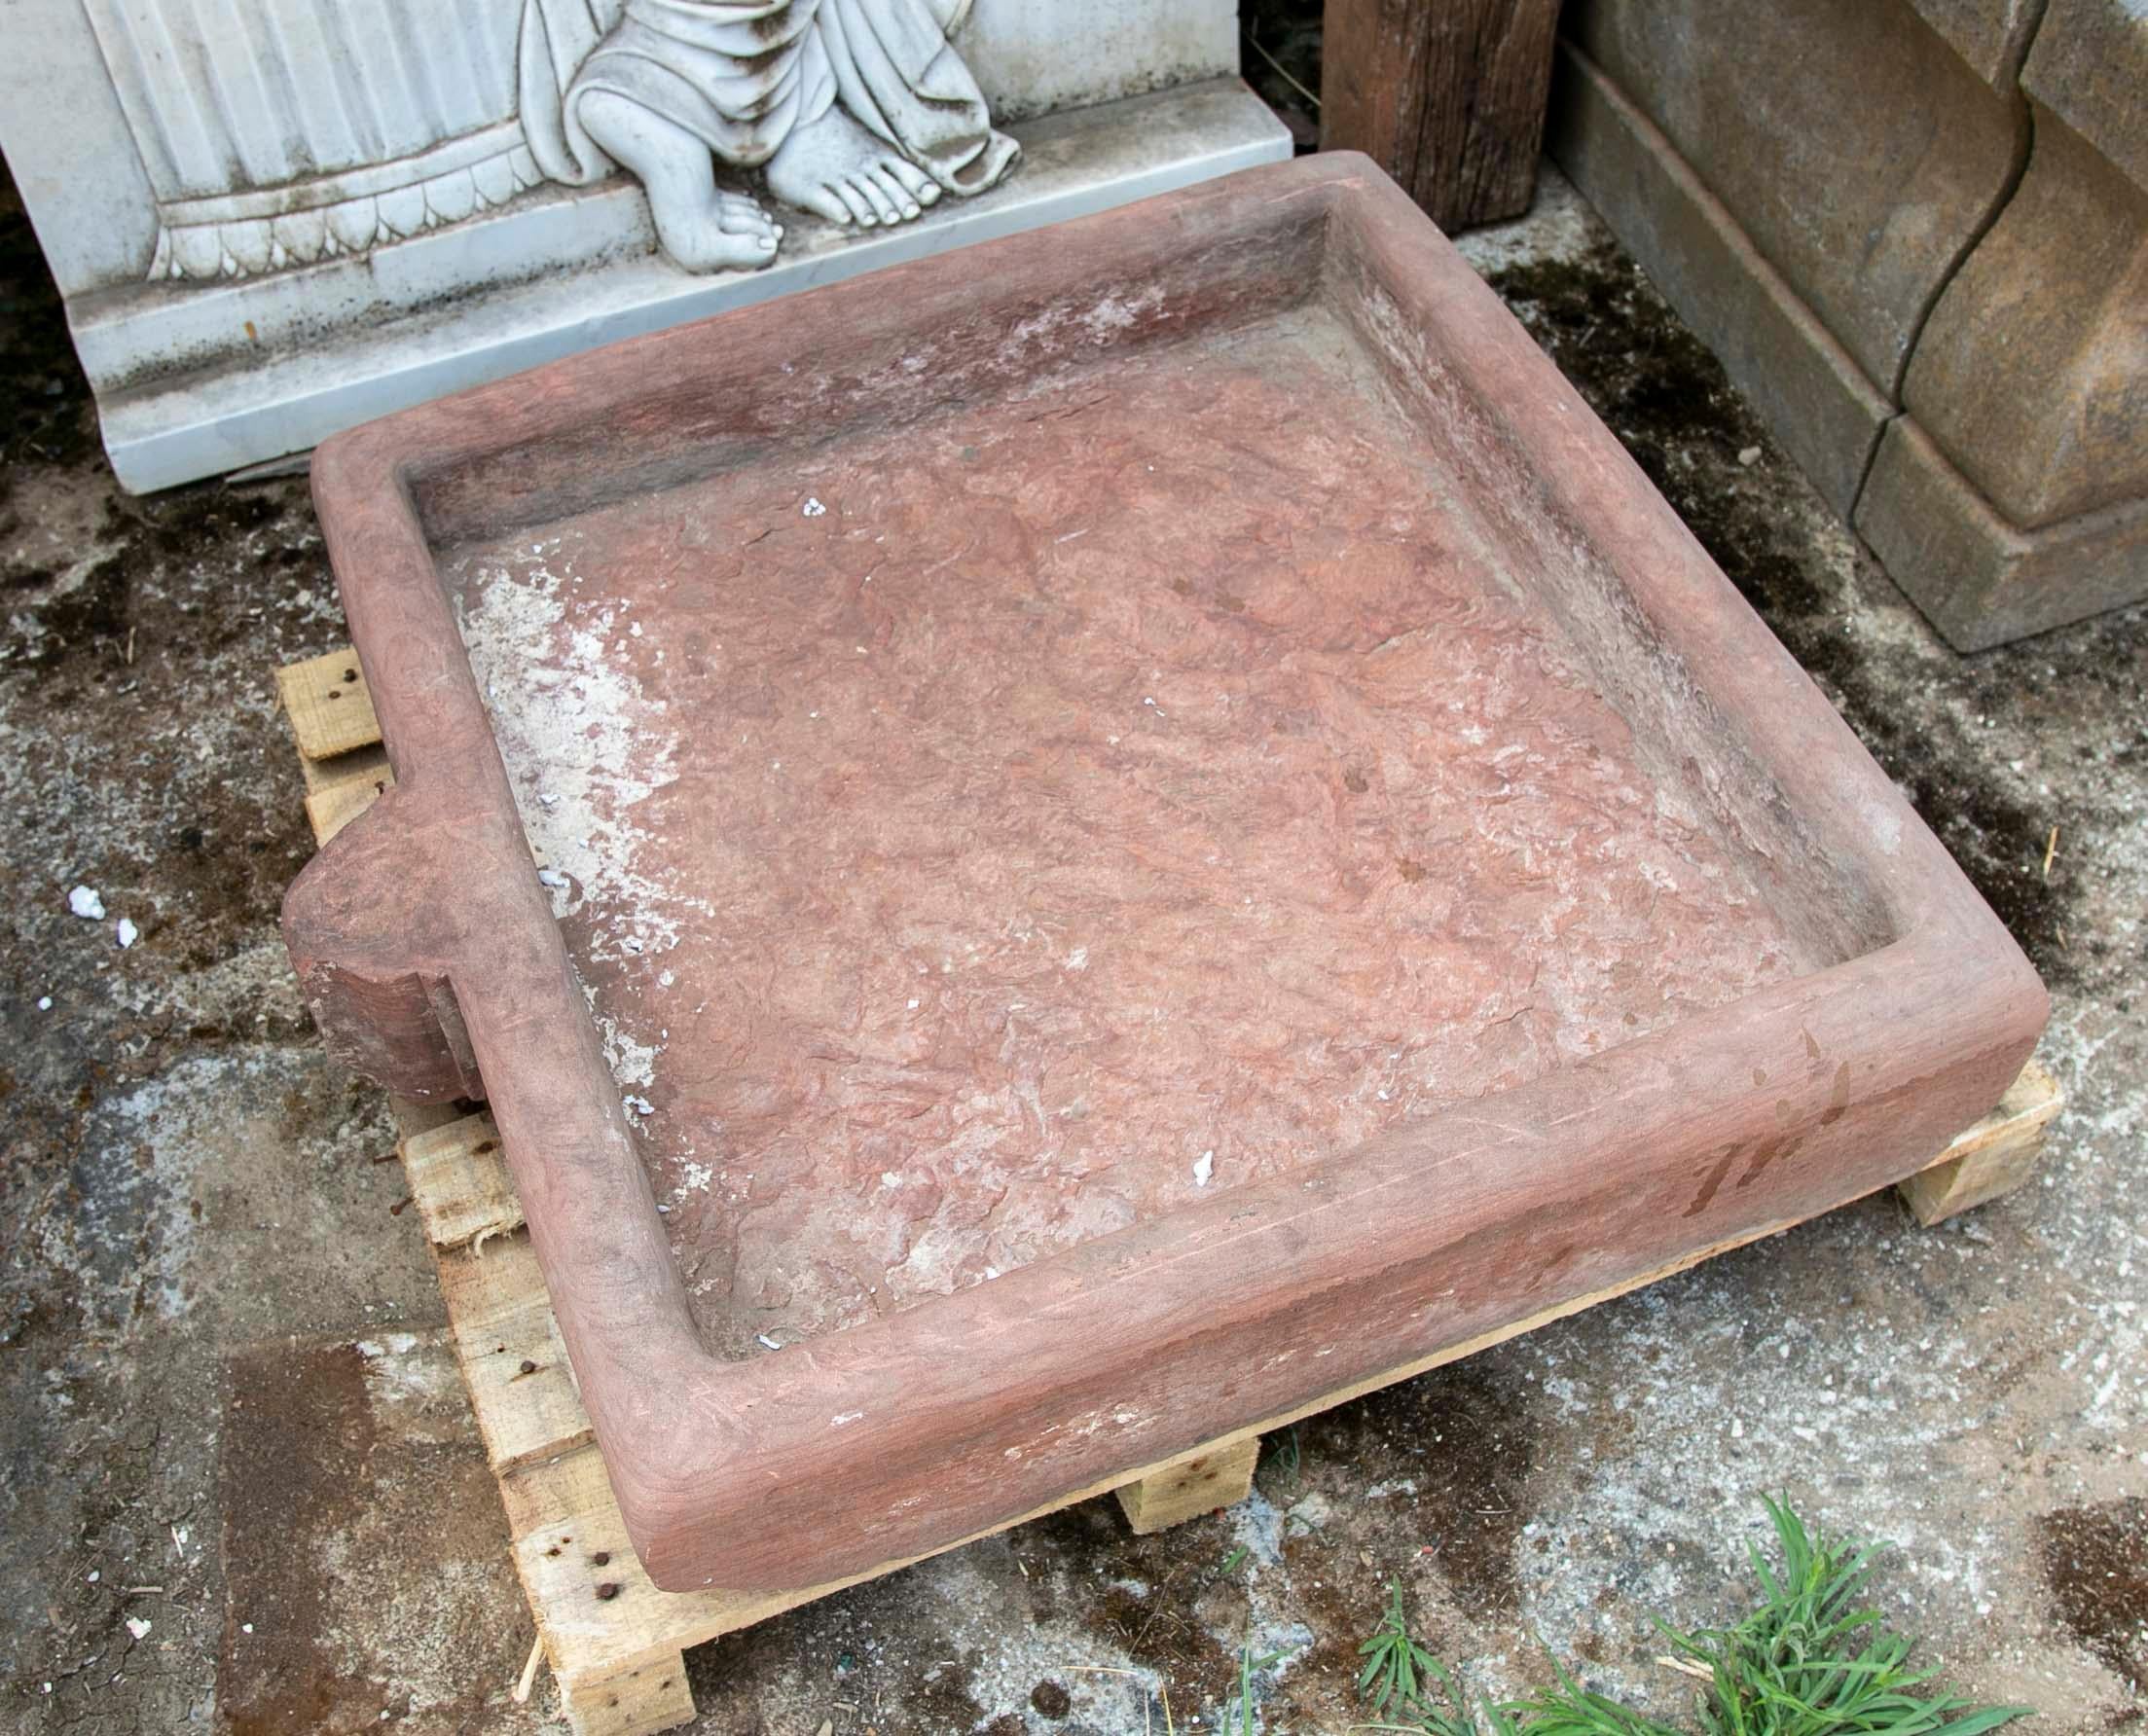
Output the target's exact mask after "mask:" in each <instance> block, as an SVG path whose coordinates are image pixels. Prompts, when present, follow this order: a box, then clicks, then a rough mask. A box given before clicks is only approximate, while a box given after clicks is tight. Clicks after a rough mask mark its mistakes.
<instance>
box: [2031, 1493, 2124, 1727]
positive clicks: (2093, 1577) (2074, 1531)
mask: <svg viewBox="0 0 2148 1736" xmlns="http://www.w3.org/2000/svg"><path fill="white" fill-rule="evenodd" d="M2036 1532H2037V1539H2036V1541H2037V1553H2038V1556H2039V1558H2040V1560H2041V1563H2042V1566H2043V1570H2044V1580H2045V1583H2046V1584H2048V1585H2049V1586H2050V1587H2051V1599H2052V1609H2053V1612H2054V1613H2056V1614H2057V1617H2058V1619H2059V1620H2060V1621H2061V1622H2063V1623H2064V1624H2065V1627H2066V1631H2067V1632H2068V1633H2070V1634H2071V1635H2073V1637H2074V1638H2075V1639H2076V1640H2078V1641H2079V1642H2080V1643H2081V1645H2082V1646H2084V1647H2086V1648H2087V1649H2088V1651H2089V1652H2091V1653H2092V1654H2093V1656H2095V1657H2096V1658H2098V1659H2099V1660H2101V1661H2102V1662H2103V1663H2105V1664H2107V1665H2109V1666H2110V1668H2111V1669H2112V1670H2113V1671H2114V1672H2116V1673H2117V1674H2118V1675H2119V1676H2120V1677H2122V1678H2124V1679H2125V1681H2127V1682H2130V1684H2131V1685H2132V1686H2133V1688H2134V1689H2135V1690H2136V1691H2137V1690H2148V1501H2143V1500H2141V1499H2139V1498H2138V1497H2135V1498H2133V1499H2131V1500H2127V1501H2106V1502H2104V1503H2103V1504H2102V1505H2101V1506H2090V1507H2064V1508H2061V1509H2060V1510H2059V1511H2057V1512H2056V1513H2047V1514H2045V1515H2044V1517H2043V1518H2042V1519H2041V1520H2039V1521H2038V1522H2037V1526H2036ZM2133 1716H2134V1717H2135V1718H2138V1716H2139V1715H2138V1713H2137V1712H2136V1713H2135V1714H2134V1715H2133ZM2112 1727H2113V1728H2114V1729H2115V1728H2117V1727H2118V1725H2117V1724H2116V1723H2115V1722H2114V1723H2113V1725H2112Z"/></svg>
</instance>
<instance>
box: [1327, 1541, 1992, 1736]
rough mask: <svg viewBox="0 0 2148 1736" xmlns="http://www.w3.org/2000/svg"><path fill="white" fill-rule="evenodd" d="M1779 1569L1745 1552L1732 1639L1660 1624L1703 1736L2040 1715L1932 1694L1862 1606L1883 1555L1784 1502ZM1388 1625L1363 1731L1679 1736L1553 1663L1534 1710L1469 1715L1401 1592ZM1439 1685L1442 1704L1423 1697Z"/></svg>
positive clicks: (1925, 1727) (1511, 1705)
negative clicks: (1817, 1526) (1835, 1538)
mask: <svg viewBox="0 0 2148 1736" xmlns="http://www.w3.org/2000/svg"><path fill="white" fill-rule="evenodd" d="M1766 1505H1767V1516H1768V1518H1769V1520H1770V1521H1771V1522H1772V1524H1773V1526H1774V1531H1775V1542H1776V1547H1777V1551H1778V1552H1779V1556H1780V1559H1779V1561H1772V1562H1771V1561H1770V1560H1769V1559H1768V1558H1767V1557H1766V1556H1765V1555H1764V1554H1763V1553H1762V1552H1761V1550H1760V1549H1759V1548H1757V1547H1753V1548H1749V1549H1748V1550H1747V1556H1748V1559H1749V1560H1750V1561H1751V1563H1752V1568H1753V1577H1754V1579H1755V1580H1756V1581H1757V1582H1758V1584H1759V1587H1760V1592H1761V1602H1760V1605H1759V1607H1758V1608H1757V1609H1754V1610H1753V1612H1752V1613H1751V1614H1749V1615H1747V1616H1746V1617H1745V1619H1744V1620H1743V1621H1740V1622H1739V1623H1737V1624H1736V1625H1735V1626H1734V1627H1728V1628H1698V1629H1694V1630H1693V1631H1692V1632H1690V1633H1682V1632H1680V1631H1679V1630H1677V1629H1675V1628H1672V1627H1670V1626H1668V1625H1667V1624H1665V1623H1663V1622H1661V1621H1658V1622H1657V1624H1656V1625H1657V1630H1658V1631H1659V1632H1660V1633H1661V1634H1662V1635H1663V1637H1664V1639H1665V1640H1666V1641H1668V1642H1669V1644H1670V1645H1671V1646H1672V1647H1673V1648H1674V1650H1675V1651H1676V1652H1677V1653H1678V1654H1679V1656H1678V1658H1677V1659H1670V1658H1666V1659H1664V1660H1662V1661H1663V1662H1665V1663H1674V1664H1675V1667H1676V1668H1678V1669H1680V1670H1682V1671H1684V1672H1686V1673H1687V1674H1689V1675H1693V1676H1701V1675H1705V1677H1706V1678H1707V1686H1706V1687H1705V1688H1704V1689H1703V1690H1702V1691H1701V1692H1700V1693H1699V1695H1698V1696H1697V1697H1696V1699H1695V1701H1694V1706H1693V1717H1694V1722H1695V1723H1696V1724H1697V1725H1698V1727H1699V1729H1700V1730H1701V1732H1702V1733H1703V1736H1985V1733H1986V1732H1988V1731H1991V1730H1996V1729H1998V1728H1999V1727H2000V1726H2001V1725H2002V1724H2008V1723H2011V1722H2013V1721H2014V1720H2015V1719H2016V1718H2026V1717H2028V1716H2030V1713H2031V1709H2030V1708H2028V1707H2025V1706H1976V1705H1973V1704H1971V1703H1970V1702H1969V1701H1967V1700H1964V1699H1961V1698H1960V1697H1959V1696H1957V1695H1954V1694H1951V1693H1948V1692H1946V1691H1944V1690H1941V1689H1935V1688H1934V1687H1932V1686H1931V1683H1932V1682H1933V1680H1934V1678H1935V1676H1936V1674H1937V1673H1936V1672H1935V1671H1931V1670H1916V1669H1912V1668H1911V1664H1910V1654H1911V1651H1912V1650H1913V1649H1914V1646H1915V1642H1914V1641H1912V1640H1909V1639H1906V1638H1904V1637H1903V1636H1902V1635H1900V1634H1897V1633H1894V1632H1892V1631H1891V1630H1890V1629H1888V1628H1887V1626H1886V1625H1885V1623H1884V1621H1883V1619H1882V1617H1881V1616H1880V1614H1879V1612H1878V1610H1876V1609H1871V1608H1868V1607H1866V1606H1865V1603H1864V1599H1865V1594H1866V1589H1867V1586H1868V1584H1869V1583H1870V1581H1871V1578H1872V1574H1873V1570H1874V1567H1875V1563H1876V1562H1877V1560H1878V1558H1879V1557H1880V1555H1881V1554H1882V1553H1884V1548H1885V1546H1884V1545H1882V1544H1874V1543H1856V1542H1831V1541H1829V1540H1827V1539H1826V1538H1823V1537H1820V1536H1819V1535H1818V1534H1816V1533H1814V1532H1811V1531H1808V1530H1807V1529H1806V1527H1805V1525H1804V1522H1803V1521H1802V1520H1801V1519H1800V1518H1799V1517H1798V1515H1797V1514H1796V1513H1795V1512H1793V1511H1792V1510H1791V1508H1790V1506H1789V1504H1788V1502H1787V1501H1767V1502H1766ZM1389 1591H1390V1594H1391V1595H1390V1599H1389V1603H1388V1609H1387V1613H1386V1615H1385V1616H1384V1617H1383V1618H1382V1619H1381V1622H1380V1626H1379V1628H1378V1629H1377V1631H1375V1632H1374V1634H1373V1635H1372V1637H1371V1638H1370V1639H1369V1640H1367V1641H1365V1644H1364V1645H1362V1646H1359V1647H1358V1650H1359V1652H1360V1653H1361V1654H1362V1655H1364V1656H1365V1658H1366V1659H1367V1660H1368V1661H1367V1663H1366V1665H1365V1669H1364V1671H1363V1672H1362V1673H1361V1674H1360V1676H1359V1678H1358V1692H1359V1694H1360V1696H1361V1697H1363V1698H1364V1699H1365V1701H1366V1702H1367V1704H1368V1705H1369V1706H1370V1708H1371V1710H1372V1713H1373V1716H1374V1717H1375V1718H1398V1719H1401V1718H1406V1719H1408V1720H1409V1721H1408V1722H1406V1723H1405V1722H1378V1723H1370V1724H1364V1725H1360V1726H1359V1728H1362V1729H1367V1730H1390V1731H1402V1732H1407V1733H1408V1736H1683V1733H1682V1732H1681V1731H1680V1730H1679V1729H1678V1728H1677V1726H1675V1725H1672V1724H1666V1723H1663V1722H1661V1721H1660V1720H1658V1719H1656V1718H1647V1717H1644V1716H1643V1715H1642V1714H1640V1713H1638V1712H1635V1711H1634V1710H1633V1709H1632V1708H1631V1707H1629V1706H1623V1705H1621V1704H1620V1703H1619V1702H1618V1701H1617V1700H1614V1699H1611V1698H1609V1697H1608V1696H1606V1695H1603V1694H1599V1693H1595V1692H1593V1691H1591V1690H1590V1689H1587V1688H1584V1686H1582V1684H1581V1683H1580V1682H1577V1681H1575V1680H1574V1678H1573V1677H1571V1676H1569V1675H1568V1674H1567V1673H1566V1672H1565V1671H1564V1670H1563V1669H1561V1668H1559V1666H1558V1665H1557V1664H1556V1663H1554V1664H1553V1665H1552V1671H1553V1673H1554V1675H1555V1677H1556V1679H1557V1680H1556V1684H1555V1685H1554V1686H1551V1687H1547V1688H1542V1689H1539V1690H1538V1691H1537V1692H1536V1693H1534V1694H1532V1695H1530V1696H1529V1697H1527V1698H1526V1699H1521V1700H1511V1701H1506V1702H1495V1701H1493V1700H1491V1699H1489V1698H1484V1699H1482V1700H1481V1701H1480V1702H1479V1704H1478V1706H1477V1708H1476V1709H1475V1710H1474V1711H1473V1710H1472V1708H1471V1706H1470V1703H1469V1696H1468V1694H1467V1692H1466V1691H1465V1689H1464V1687H1463V1685H1462V1682H1461V1681H1460V1679H1459V1678H1458V1677H1457V1676H1456V1675H1455V1673H1454V1672H1453V1671H1452V1670H1450V1669H1448V1667H1447V1666H1446V1665H1445V1664H1443V1663H1441V1662H1439V1661H1438V1659H1437V1658H1435V1657H1433V1656H1432V1655H1431V1654H1430V1653H1429V1652H1427V1651H1426V1650H1425V1648H1424V1647H1423V1646H1420V1645H1418V1643H1417V1642H1416V1640H1415V1639H1414V1638H1413V1637H1412V1636H1411V1635H1410V1632H1409V1627H1408V1623H1407V1621H1406V1620H1405V1618H1404V1616H1403V1613H1402V1588H1401V1587H1400V1586H1399V1585H1391V1586H1390V1587H1389ZM1427 1684H1436V1685H1437V1687H1438V1695H1437V1697H1434V1696H1432V1695H1430V1694H1428V1693H1427V1692H1426V1687H1427Z"/></svg>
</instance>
